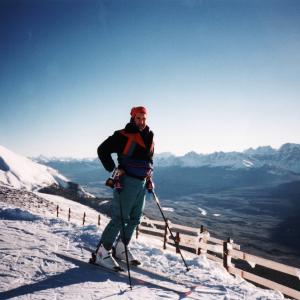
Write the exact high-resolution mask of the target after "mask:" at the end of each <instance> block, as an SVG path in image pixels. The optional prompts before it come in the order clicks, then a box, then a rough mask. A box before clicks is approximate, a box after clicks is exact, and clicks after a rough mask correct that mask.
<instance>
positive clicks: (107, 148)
mask: <svg viewBox="0 0 300 300" xmlns="http://www.w3.org/2000/svg"><path fill="white" fill-rule="evenodd" d="M114 152H117V132H115V133H114V134H113V135H112V136H110V137H108V138H107V139H106V140H105V141H104V142H103V143H102V144H101V145H100V146H99V147H98V149H97V153H98V157H99V159H100V161H101V163H102V165H103V167H104V168H105V170H106V171H108V172H112V171H113V170H114V168H115V167H116V165H115V162H114V161H113V159H112V157H111V154H112V153H114Z"/></svg>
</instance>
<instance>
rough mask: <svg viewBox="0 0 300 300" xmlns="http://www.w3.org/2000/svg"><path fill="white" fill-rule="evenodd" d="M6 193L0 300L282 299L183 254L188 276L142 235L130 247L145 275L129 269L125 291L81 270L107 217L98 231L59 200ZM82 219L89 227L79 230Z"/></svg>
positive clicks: (121, 279) (110, 278) (114, 280)
mask: <svg viewBox="0 0 300 300" xmlns="http://www.w3.org/2000/svg"><path fill="white" fill-rule="evenodd" d="M0 188H1V187H0ZM0 191H1V190H0ZM4 192H5V193H6V198H5V202H1V199H4V198H1V193H0V259H1V264H0V277H1V280H0V299H46V300H48V299H72V300H73V299H151V300H152V299H161V298H167V299H203V300H204V299H205V300H210V299H211V300H218V299H222V300H224V299H228V300H229V299H274V300H275V299H283V296H282V294H280V293H279V292H276V291H271V290H265V289H261V288H258V287H255V286H254V285H252V284H250V283H248V282H246V281H245V280H243V279H242V278H238V277H237V278H235V277H233V276H231V275H230V274H228V273H227V272H226V271H225V269H224V268H223V267H222V266H221V265H220V264H218V263H216V262H212V261H210V260H208V259H206V258H205V257H203V256H196V255H194V254H191V253H187V252H183V255H184V256H185V258H186V262H187V264H188V265H189V267H190V271H189V272H186V269H185V267H184V265H183V264H182V261H181V258H180V256H178V255H177V254H175V252H174V250H173V248H171V247H170V248H168V249H167V250H163V249H162V242H161V240H158V239H156V238H155V237H152V236H147V235H142V234H141V235H140V236H139V238H138V240H136V239H135V238H134V239H133V241H132V243H131V248H132V251H133V252H134V253H135V254H136V256H137V258H138V259H140V260H141V261H142V264H143V267H142V268H141V269H137V268H135V269H132V273H131V274H132V277H133V289H132V290H130V289H129V286H128V280H127V278H126V277H125V276H119V275H118V274H113V273H110V272H107V271H104V270H102V269H101V268H98V267H96V266H93V265H90V264H88V263H86V262H87V261H88V259H89V257H90V249H95V247H96V245H97V243H98V241H99V238H100V237H101V233H102V231H103V229H104V227H105V225H106V224H107V222H108V219H107V218H106V217H105V216H101V225H100V226H98V225H97V222H96V220H97V217H98V212H96V211H94V210H92V209H90V208H87V207H86V206H84V205H81V204H78V203H75V202H73V201H70V200H67V199H64V198H62V197H58V196H51V195H43V194H40V193H35V194H33V193H32V192H26V193H25V192H24V191H23V192H22V191H20V196H19V199H17V196H16V195H17V194H18V191H17V190H14V199H12V200H11V201H10V198H9V197H7V195H9V193H10V192H9V190H8V189H7V188H5V190H4ZM24 193H25V194H26V197H24V195H25V194H24ZM2 195H3V190H2ZM30 195H32V197H31V198H30ZM25 201H26V203H25ZM27 203H30V206H29V205H28V204H27ZM46 203H48V206H47V207H48V210H46V209H44V207H45V204H46ZM56 205H59V209H60V211H59V216H60V217H59V218H56V211H55V209H54V208H55V207H56ZM69 208H71V220H70V222H68V221H67V214H68V209H69ZM84 212H85V213H86V216H87V221H86V225H85V226H82V215H83V213H84ZM137 279H139V280H137Z"/></svg>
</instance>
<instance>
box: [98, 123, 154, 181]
mask: <svg viewBox="0 0 300 300" xmlns="http://www.w3.org/2000/svg"><path fill="white" fill-rule="evenodd" d="M97 153H98V157H99V159H100V161H101V163H102V164H103V166H104V168H105V169H106V170H107V171H109V172H112V171H113V170H114V168H115V167H116V166H115V163H114V161H113V159H112V157H111V154H112V153H117V155H118V163H119V166H118V167H119V168H122V169H123V170H124V171H125V173H126V174H127V175H129V176H132V177H136V178H139V179H145V178H146V177H147V176H149V175H151V172H152V169H153V153H154V142H153V132H152V131H151V130H150V128H149V127H148V126H146V127H145V129H144V130H143V131H139V129H138V127H137V126H136V125H135V123H134V122H133V121H131V122H130V123H128V124H127V125H126V126H125V128H124V129H122V130H117V131H115V132H114V134H113V135H112V136H110V137H108V138H107V139H106V140H105V141H104V142H103V143H102V144H101V145H100V146H99V147H98V150H97Z"/></svg>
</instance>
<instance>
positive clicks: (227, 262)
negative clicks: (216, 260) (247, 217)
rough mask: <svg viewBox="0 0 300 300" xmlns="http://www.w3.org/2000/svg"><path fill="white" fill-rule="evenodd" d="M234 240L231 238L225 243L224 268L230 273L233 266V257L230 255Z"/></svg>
mask: <svg viewBox="0 0 300 300" xmlns="http://www.w3.org/2000/svg"><path fill="white" fill-rule="evenodd" d="M232 243H233V240H232V239H231V238H230V237H229V238H228V239H227V241H224V242H223V266H224V268H225V269H226V270H227V271H228V268H229V267H230V266H231V256H230V255H228V253H229V250H231V249H232Z"/></svg>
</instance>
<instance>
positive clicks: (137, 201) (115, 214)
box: [95, 106, 154, 271]
mask: <svg viewBox="0 0 300 300" xmlns="http://www.w3.org/2000/svg"><path fill="white" fill-rule="evenodd" d="M130 115H131V119H130V122H129V123H128V124H127V125H126V126H125V128H124V129H122V130H117V131H115V132H114V134H113V135H112V136H110V137H108V138H107V139H106V140H105V141H104V142H103V143H102V144H101V145H100V146H99V147H98V151H97V152H98V157H99V159H100V161H101V163H102V164H103V166H104V168H105V169H106V170H107V171H109V172H112V171H114V170H115V168H116V166H115V163H114V161H113V159H112V157H111V154H112V153H117V155H118V167H117V169H116V170H115V171H116V173H117V174H118V176H119V181H120V184H121V187H122V188H121V189H116V188H115V189H114V191H113V199H112V216H111V220H110V222H109V223H108V224H107V226H106V228H105V229H104V231H103V233H102V236H101V239H100V242H99V244H98V246H97V249H96V252H95V254H96V255H95V263H96V264H99V265H102V266H105V267H108V268H110V269H114V270H116V271H118V270H120V266H119V264H118V263H117V261H116V260H115V259H114V257H113V256H112V250H114V251H113V252H114V256H115V258H117V259H120V260H125V259H126V253H125V249H126V248H127V255H128V261H129V263H131V264H133V265H139V264H140V262H139V261H138V260H137V259H136V258H135V257H134V256H133V254H132V252H131V251H130V249H129V247H128V245H129V242H130V240H131V237H132V235H133V233H134V230H135V228H136V226H137V225H138V224H140V221H141V217H142V213H143V210H144V206H145V198H146V190H147V189H148V190H149V191H151V190H152V188H153V183H152V179H151V176H152V171H153V153H154V143H153V132H152V131H151V130H150V128H149V127H148V126H147V124H146V121H147V110H146V108H145V107H143V106H138V107H133V108H132V109H131V112H130ZM120 202H121V206H122V215H123V220H122V218H121V211H120ZM122 221H123V224H122ZM122 226H124V227H123V228H122ZM122 229H124V235H123V230H122ZM125 245H126V246H127V247H126V248H125Z"/></svg>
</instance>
